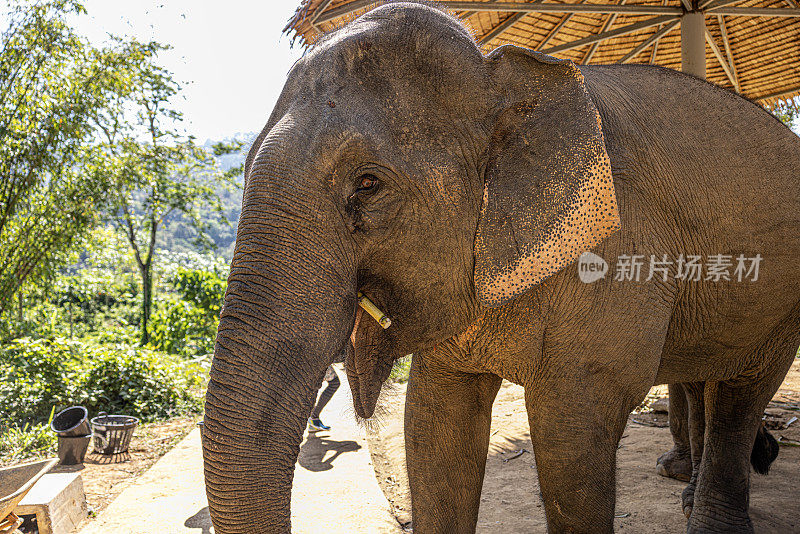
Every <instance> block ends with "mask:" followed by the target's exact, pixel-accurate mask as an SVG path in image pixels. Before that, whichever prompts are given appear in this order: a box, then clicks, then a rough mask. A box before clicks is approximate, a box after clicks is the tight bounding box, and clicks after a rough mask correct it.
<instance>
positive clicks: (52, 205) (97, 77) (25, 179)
mask: <svg viewBox="0 0 800 534" xmlns="http://www.w3.org/2000/svg"><path fill="white" fill-rule="evenodd" d="M84 12H85V10H84V8H83V6H82V5H81V4H80V3H78V2H76V1H74V0H42V1H35V2H34V1H23V0H17V1H15V2H13V3H12V4H11V7H10V11H9V12H8V13H7V20H8V21H9V27H8V29H7V31H6V32H5V33H4V34H3V35H2V37H1V38H0V41H1V42H0V176H2V177H3V178H2V183H1V184H0V311H2V310H3V309H7V308H9V307H10V303H11V301H12V297H13V295H14V293H15V292H17V290H18V289H19V288H20V286H21V285H22V284H23V283H25V282H26V280H29V279H36V278H38V277H41V276H43V275H44V274H46V273H48V272H52V270H53V269H54V268H55V267H56V266H58V265H61V264H63V261H64V259H65V258H64V256H65V254H66V252H67V250H68V249H69V247H70V246H71V245H72V244H74V243H75V241H76V240H77V239H78V238H80V236H82V235H83V234H84V233H85V232H86V230H87V229H89V228H91V227H92V226H93V225H94V224H95V223H96V222H97V221H98V220H99V217H100V213H101V211H102V209H103V207H104V206H105V205H106V203H107V201H108V195H109V192H110V191H111V188H110V187H109V178H110V175H109V174H108V172H107V169H108V167H109V164H108V162H107V153H106V151H105V150H104V149H103V147H102V146H100V145H99V144H98V143H97V140H98V135H99V132H105V131H112V130H114V129H115V128H116V125H118V124H119V123H120V122H123V121H124V117H123V114H124V110H125V108H126V103H127V102H129V101H130V98H131V87H132V80H133V73H134V72H135V70H136V69H138V68H139V65H141V64H142V63H143V62H144V63H147V60H148V58H149V57H151V56H152V54H153V52H154V50H155V47H154V45H152V44H140V43H137V42H135V41H130V42H122V41H119V40H117V41H115V43H113V45H112V46H109V47H106V48H95V47H92V46H90V45H89V44H88V42H87V41H86V40H85V39H82V38H80V37H79V36H78V35H76V34H75V33H74V31H73V30H72V28H70V26H69V25H68V23H67V19H68V18H69V17H70V16H73V15H75V14H82V13H84Z"/></svg>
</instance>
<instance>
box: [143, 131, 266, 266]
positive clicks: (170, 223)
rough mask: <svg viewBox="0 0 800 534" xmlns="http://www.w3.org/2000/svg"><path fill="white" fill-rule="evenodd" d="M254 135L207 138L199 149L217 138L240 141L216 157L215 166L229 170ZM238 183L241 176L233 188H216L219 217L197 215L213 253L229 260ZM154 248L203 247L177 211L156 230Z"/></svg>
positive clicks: (182, 249) (238, 209)
mask: <svg viewBox="0 0 800 534" xmlns="http://www.w3.org/2000/svg"><path fill="white" fill-rule="evenodd" d="M257 135H258V134H257V133H255V132H249V133H237V134H235V135H233V136H231V137H227V138H225V139H219V140H210V139H209V140H208V141H206V142H205V143H204V144H203V148H205V149H206V150H209V151H210V150H211V147H212V145H213V144H215V143H218V142H219V141H223V142H231V141H234V140H238V141H242V142H243V143H244V144H243V146H242V149H241V150H240V151H239V152H237V153H235V154H226V155H224V156H219V157H218V158H217V162H218V164H219V166H220V167H221V168H222V169H224V170H229V169H232V168H234V167H236V166H238V165H241V164H243V163H244V160H245V158H246V157H247V152H248V151H249V150H250V145H251V144H252V143H253V141H255V138H256V137H257ZM242 183H243V177H242V176H239V177H238V179H237V184H238V185H239V187H237V188H236V189H235V190H233V191H228V190H225V189H224V188H220V189H219V190H218V191H217V193H218V194H219V196H220V199H221V200H222V207H223V217H219V216H218V215H217V214H216V213H207V214H205V215H203V216H202V217H201V220H202V221H203V222H204V223H205V224H207V225H208V230H207V233H208V236H209V237H210V238H211V241H212V243H213V245H214V247H215V248H216V250H217V253H218V254H220V255H221V256H223V257H225V258H226V259H230V258H231V257H232V255H233V244H234V241H235V240H236V226H237V224H238V222H239V214H240V213H241V211H242V190H241V184H242ZM158 248H160V249H165V250H170V251H172V252H189V251H200V250H203V249H204V248H206V247H204V246H202V245H200V244H199V243H198V242H197V232H196V231H195V229H194V228H192V226H191V225H190V224H188V222H187V220H186V219H185V217H184V216H183V215H181V214H175V215H172V216H170V217H168V218H167V220H166V221H165V224H164V228H163V231H161V232H160V233H159V238H158Z"/></svg>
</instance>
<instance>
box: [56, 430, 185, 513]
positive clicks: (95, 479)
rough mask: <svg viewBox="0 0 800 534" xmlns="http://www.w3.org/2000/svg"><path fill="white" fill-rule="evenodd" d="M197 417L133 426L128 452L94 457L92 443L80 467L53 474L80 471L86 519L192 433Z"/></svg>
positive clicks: (58, 470)
mask: <svg viewBox="0 0 800 534" xmlns="http://www.w3.org/2000/svg"><path fill="white" fill-rule="evenodd" d="M198 420H199V418H197V417H180V418H176V419H171V420H169V421H163V422H157V423H145V424H141V425H139V426H138V427H136V431H135V432H134V434H133V438H131V444H130V447H129V448H128V452H126V453H122V454H115V455H113V456H104V455H102V454H95V453H93V452H91V451H92V448H91V444H90V446H89V451H90V452H88V453H87V454H86V458H85V460H84V463H83V465H82V466H80V465H77V466H56V467H55V468H54V469H53V472H55V473H58V472H61V473H65V472H70V471H79V472H80V473H81V478H82V479H83V489H84V491H85V493H86V503H87V505H88V509H89V516H90V517H92V516H94V515H96V514H98V513H99V512H101V511H102V510H104V509H105V508H106V506H108V505H109V503H110V502H111V501H113V500H114V498H115V497H116V496H117V495H119V494H120V493H122V490H124V489H125V488H127V487H128V485H130V483H131V482H133V481H134V480H135V479H136V477H138V476H139V475H141V474H142V473H144V472H145V471H146V470H147V469H148V468H149V467H150V466H151V465H153V464H154V463H156V461H157V460H158V459H159V458H161V457H162V456H164V454H166V453H167V451H169V450H170V449H171V448H172V447H173V446H175V444H177V443H178V442H179V441H180V440H181V439H183V437H184V436H186V434H188V433H189V431H190V430H192V429H193V428H194V427H195V425H196V424H197V421H198Z"/></svg>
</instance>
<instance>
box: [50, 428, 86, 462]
mask: <svg viewBox="0 0 800 534" xmlns="http://www.w3.org/2000/svg"><path fill="white" fill-rule="evenodd" d="M91 440H92V435H91V434H89V435H87V436H68V437H64V436H59V437H58V463H60V464H61V465H78V464H82V463H83V459H84V458H86V451H87V450H88V449H89V442H90V441H91Z"/></svg>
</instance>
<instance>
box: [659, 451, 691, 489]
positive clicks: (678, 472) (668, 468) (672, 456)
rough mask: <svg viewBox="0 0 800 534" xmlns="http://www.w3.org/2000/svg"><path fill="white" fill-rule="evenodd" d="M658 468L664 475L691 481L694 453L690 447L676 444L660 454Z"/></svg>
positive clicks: (660, 473) (682, 480)
mask: <svg viewBox="0 0 800 534" xmlns="http://www.w3.org/2000/svg"><path fill="white" fill-rule="evenodd" d="M656 469H657V470H658V474H659V475H661V476H662V477H668V478H674V479H676V480H680V481H681V482H689V480H690V479H691V478H692V453H691V451H690V450H689V447H679V446H677V445H676V446H674V447H673V448H672V450H670V451H668V452H665V453H664V454H662V455H661V456H659V458H658V462H656Z"/></svg>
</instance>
